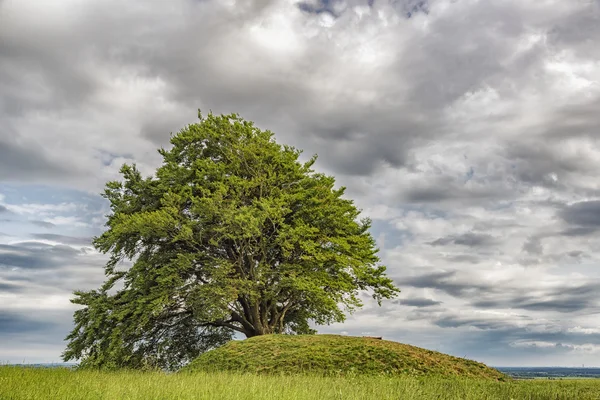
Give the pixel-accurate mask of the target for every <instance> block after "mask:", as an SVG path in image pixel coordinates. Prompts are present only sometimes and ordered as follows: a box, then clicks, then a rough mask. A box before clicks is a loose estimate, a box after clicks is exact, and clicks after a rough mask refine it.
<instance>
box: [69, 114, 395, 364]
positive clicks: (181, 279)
mask: <svg viewBox="0 0 600 400" xmlns="http://www.w3.org/2000/svg"><path fill="white" fill-rule="evenodd" d="M199 117H200V122H199V123H196V124H192V125H189V126H188V127H186V128H184V129H183V130H181V131H180V132H179V133H177V134H175V135H172V137H171V144H172V148H171V149H170V150H165V149H160V150H159V153H160V154H161V155H162V157H163V164H162V166H161V167H159V168H158V169H157V171H156V174H155V176H153V177H147V178H142V176H141V173H140V172H139V171H138V169H137V168H136V166H135V165H124V166H123V167H122V168H121V173H122V175H123V179H124V180H123V182H119V181H113V182H109V183H107V185H106V189H105V192H104V194H103V196H104V197H105V198H106V199H108V201H109V202H110V205H111V210H112V213H111V214H110V215H109V216H108V221H107V223H106V226H107V227H108V229H107V230H106V231H105V232H104V233H103V234H102V235H101V236H99V237H97V238H95V239H94V245H95V247H96V248H97V249H98V250H99V251H101V252H103V253H109V254H110V260H109V261H108V263H107V265H106V267H105V273H106V276H107V280H106V282H105V283H104V284H103V285H102V287H101V288H100V289H98V290H92V291H88V292H85V291H77V292H75V298H74V299H73V300H72V302H73V303H75V304H79V305H82V306H84V307H83V308H82V309H79V310H77V311H76V312H75V314H74V320H75V328H74V329H73V331H72V332H71V333H70V335H69V336H68V337H67V340H68V341H69V343H68V346H67V349H66V350H65V352H64V353H63V358H64V360H65V361H67V360H75V359H80V360H82V362H81V365H82V366H94V367H123V366H127V367H140V366H142V365H145V364H151V365H157V366H159V367H162V368H177V367H178V366H180V365H182V364H184V363H186V362H188V361H190V360H191V359H193V358H194V357H196V356H197V355H198V354H200V353H201V352H202V351H205V350H207V349H209V348H211V347H214V346H218V345H220V344H222V343H224V342H226V341H227V340H230V339H231V338H232V335H233V334H234V333H235V332H239V333H242V334H244V335H245V336H246V337H251V336H256V335H264V334H270V333H290V334H303V333H313V332H314V331H313V330H312V329H311V328H310V323H311V322H312V323H314V324H329V323H332V322H341V321H344V319H345V314H344V312H345V311H348V312H352V311H353V310H354V309H356V308H357V307H360V306H362V303H361V300H360V298H359V293H360V291H365V290H366V291H370V293H371V294H372V297H373V298H374V299H375V300H377V302H378V303H379V304H381V301H382V299H386V298H392V297H394V296H395V295H396V294H397V292H398V291H399V290H398V289H397V288H396V287H395V286H394V285H393V282H392V281H391V280H390V279H389V278H388V277H386V276H385V270H386V268H385V267H384V266H383V265H380V264H379V258H378V257H377V255H376V254H377V252H378V250H377V248H376V246H375V241H374V240H373V238H372V236H371V235H370V233H369V228H370V224H371V222H370V220H369V219H362V220H358V217H359V214H360V212H359V210H357V209H356V207H355V206H354V205H353V202H352V201H351V200H348V199H344V198H342V196H343V194H344V188H343V187H342V188H339V189H335V188H334V183H335V180H334V178H333V177H330V176H326V175H324V174H321V173H316V172H315V171H313V170H312V169H311V166H312V165H313V164H314V162H315V160H316V156H314V157H313V158H311V159H310V160H309V161H308V162H306V163H300V162H299V156H300V153H301V151H299V150H296V149H295V148H293V147H290V146H281V145H279V144H277V143H276V142H275V140H274V138H273V134H272V133H271V132H270V131H261V130H260V129H258V128H256V127H255V126H254V125H253V123H252V122H249V121H245V120H243V119H241V118H240V117H239V116H238V115H237V114H232V115H221V116H215V115H213V114H209V115H208V116H207V117H206V118H203V117H202V116H201V115H200V113H199ZM127 260H129V261H131V266H130V267H129V268H125V267H123V265H122V264H123V263H122V262H123V261H127Z"/></svg>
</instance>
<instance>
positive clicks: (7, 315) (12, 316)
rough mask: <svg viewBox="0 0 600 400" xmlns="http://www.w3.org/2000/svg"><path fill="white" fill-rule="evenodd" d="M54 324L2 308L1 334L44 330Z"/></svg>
mask: <svg viewBox="0 0 600 400" xmlns="http://www.w3.org/2000/svg"><path fill="white" fill-rule="evenodd" d="M52 325H54V324H52V323H50V322H46V321H41V320H40V319H37V318H31V317H25V316H24V315H22V314H20V313H15V312H6V311H2V310H0V336H4V335H7V334H13V335H22V334H27V333H29V332H32V331H33V332H43V331H44V330H47V329H48V328H49V326H52Z"/></svg>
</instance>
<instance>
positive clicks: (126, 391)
mask: <svg viewBox="0 0 600 400" xmlns="http://www.w3.org/2000/svg"><path fill="white" fill-rule="evenodd" d="M598 398H600V380H593V379H589V380H526V381H507V382H500V381H494V380H490V379H477V378H459V377H453V378H443V377H434V376H427V377H425V376H420V377H419V376H399V377H398V376H397V377H393V376H368V375H362V376H360V375H356V376H345V377H323V376H314V375H313V376H307V375H284V376H273V375H258V374H239V373H232V372H213V373H208V372H198V373H193V374H165V373H161V372H135V371H116V372H100V371H85V370H70V369H66V368H52V369H44V368H23V367H11V366H3V367H0V399H2V400H34V399H35V400H45V399H49V400H50V399H51V400H91V399H94V400H100V399H107V400H109V399H110V400H114V399H123V400H135V399H144V400H158V399H161V400H166V399H169V400H170V399H179V400H183V399H198V400H205V399H228V400H250V399H261V400H292V399H293V400H308V399H315V400H316V399H319V400H327V399H338V400H359V399H360V400H365V399H376V400H380V399H381V400H385V399H394V400H398V399H403V400H417V399H419V400H424V399H425V400H426V399H437V400H450V399H461V400H492V399H494V400H496V399H502V400H509V399H515V400H517V399H518V400H525V399H527V400H549V399H552V400H562V399H564V400H574V399H577V400H588V399H598Z"/></svg>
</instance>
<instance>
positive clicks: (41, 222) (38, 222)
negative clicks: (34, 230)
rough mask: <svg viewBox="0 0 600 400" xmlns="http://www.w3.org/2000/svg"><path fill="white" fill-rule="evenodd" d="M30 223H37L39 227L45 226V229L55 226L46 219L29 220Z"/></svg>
mask: <svg viewBox="0 0 600 400" xmlns="http://www.w3.org/2000/svg"><path fill="white" fill-rule="evenodd" d="M29 222H30V223H32V224H33V225H37V226H39V227H41V228H46V229H52V228H54V227H56V225H55V224H53V223H51V222H48V221H29Z"/></svg>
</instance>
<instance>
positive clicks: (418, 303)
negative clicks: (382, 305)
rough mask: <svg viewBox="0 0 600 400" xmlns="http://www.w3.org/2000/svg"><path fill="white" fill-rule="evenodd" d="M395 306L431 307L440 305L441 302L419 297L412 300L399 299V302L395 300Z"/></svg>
mask: <svg viewBox="0 0 600 400" xmlns="http://www.w3.org/2000/svg"><path fill="white" fill-rule="evenodd" d="M395 302H396V303H397V304H402V305H403V306H410V307H418V308H421V307H432V306H438V305H440V304H442V302H441V301H435V300H432V299H427V298H420V297H414V298H409V299H400V300H396V301H395Z"/></svg>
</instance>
